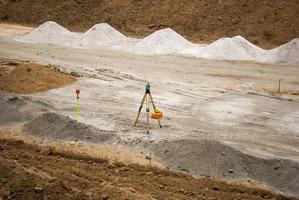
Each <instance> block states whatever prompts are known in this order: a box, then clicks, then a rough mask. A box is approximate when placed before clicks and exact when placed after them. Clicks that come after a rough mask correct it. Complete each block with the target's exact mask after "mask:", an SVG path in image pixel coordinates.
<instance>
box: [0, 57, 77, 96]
mask: <svg viewBox="0 0 299 200" xmlns="http://www.w3.org/2000/svg"><path fill="white" fill-rule="evenodd" d="M0 74H1V73H0ZM0 77H1V79H0V90H2V91H6V92H14V93H17V94H29V93H34V92H41V91H46V90H50V89H53V88H58V87H61V86H64V85H67V84H71V83H73V82H74V81H75V80H76V79H75V78H74V77H73V76H70V75H67V74H64V73H62V72H60V71H59V70H58V69H54V68H53V69H52V68H50V67H47V66H41V65H38V64H34V63H24V64H19V65H17V66H16V67H15V68H14V69H13V70H12V71H10V72H9V73H5V72H3V74H2V76H0Z"/></svg>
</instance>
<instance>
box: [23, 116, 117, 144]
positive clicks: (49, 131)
mask: <svg viewBox="0 0 299 200" xmlns="http://www.w3.org/2000/svg"><path fill="white" fill-rule="evenodd" d="M24 131H25V132H26V133H28V134H29V135H33V136H36V137H40V138H45V139H50V140H81V141H87V142H93V143H99V142H107V141H109V140H110V141H111V140H112V139H114V138H115V137H116V136H115V134H114V132H113V131H103V130H99V129H96V128H94V127H92V126H89V125H85V124H82V123H78V122H77V121H75V120H72V119H70V118H68V117H65V116H62V115H58V114H54V113H44V114H42V115H40V116H38V117H36V118H35V119H33V120H32V121H31V122H29V123H27V124H25V126H24Z"/></svg>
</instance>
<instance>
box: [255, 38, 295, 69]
mask: <svg viewBox="0 0 299 200" xmlns="http://www.w3.org/2000/svg"><path fill="white" fill-rule="evenodd" d="M268 54H269V55H268V56H266V57H264V58H261V59H260V60H261V61H263V62H271V63H290V64H298V63H299V56H298V55H299V38H296V39H293V40H292V41H290V42H288V43H287V44H285V45H282V46H280V47H277V48H275V49H272V50H269V51H268Z"/></svg>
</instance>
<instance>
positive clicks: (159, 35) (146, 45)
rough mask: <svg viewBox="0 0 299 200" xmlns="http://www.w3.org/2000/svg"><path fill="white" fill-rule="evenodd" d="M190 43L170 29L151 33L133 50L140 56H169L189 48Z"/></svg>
mask: <svg viewBox="0 0 299 200" xmlns="http://www.w3.org/2000/svg"><path fill="white" fill-rule="evenodd" d="M191 45H192V44H191V43H190V42H189V41H187V40H186V39H185V38H183V37H182V36H181V35H180V34H178V33H177V32H175V31H174V30H172V29H170V28H166V29H162V30H159V31H156V32H154V33H152V34H151V35H149V36H147V37H146V38H144V39H143V40H141V41H140V42H138V43H137V44H136V46H135V47H134V48H133V50H134V52H136V53H141V54H169V53H175V52H178V51H182V50H183V49H186V48H188V47H191Z"/></svg>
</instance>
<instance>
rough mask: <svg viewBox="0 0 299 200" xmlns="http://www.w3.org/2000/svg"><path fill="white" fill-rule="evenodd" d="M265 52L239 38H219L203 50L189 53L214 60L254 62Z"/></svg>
mask: <svg viewBox="0 0 299 200" xmlns="http://www.w3.org/2000/svg"><path fill="white" fill-rule="evenodd" d="M185 52H186V50H185ZM265 52H266V51H265V50H263V49H261V48H259V47H257V46H255V45H253V44H251V43H250V42H249V41H247V40H246V39H245V38H243V37H241V36H236V37H233V38H221V39H219V40H217V41H215V42H213V43H212V44H210V45H208V46H206V47H205V48H200V49H196V50H195V51H193V52H192V51H189V53H190V54H191V55H194V56H196V57H201V58H207V59H216V60H256V59H258V58H259V57H261V56H263V55H264V54H265Z"/></svg>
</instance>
